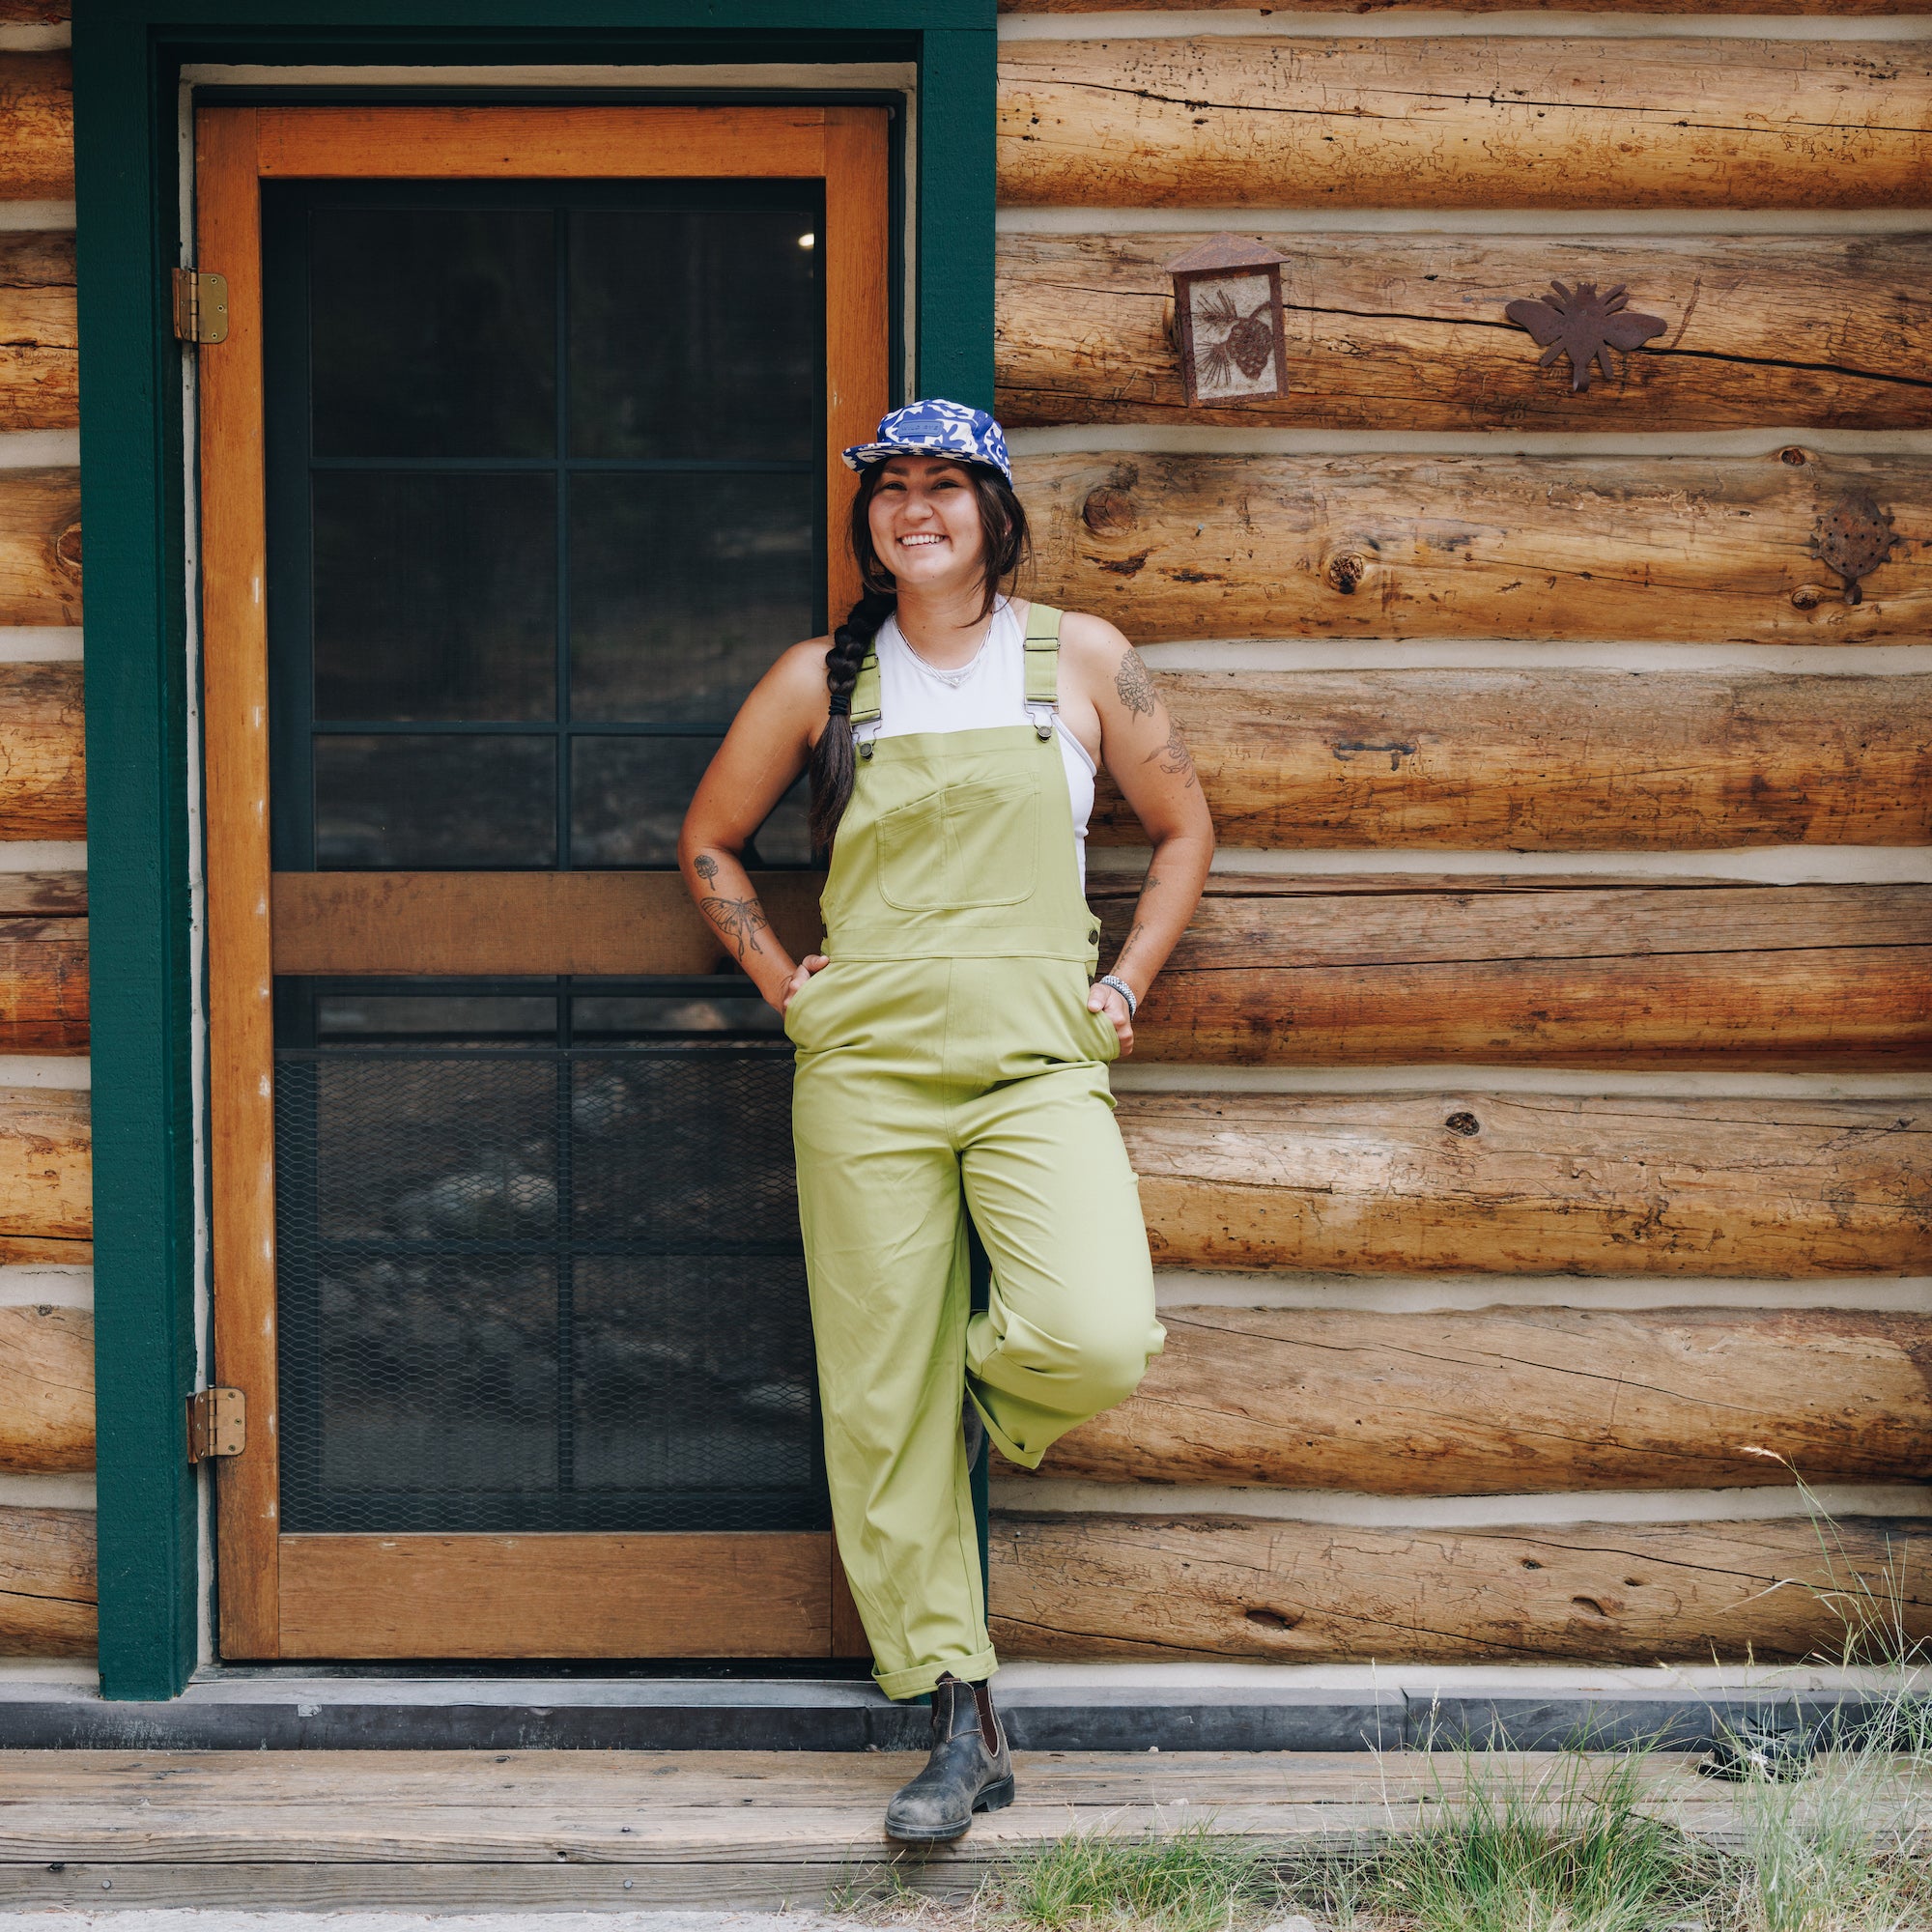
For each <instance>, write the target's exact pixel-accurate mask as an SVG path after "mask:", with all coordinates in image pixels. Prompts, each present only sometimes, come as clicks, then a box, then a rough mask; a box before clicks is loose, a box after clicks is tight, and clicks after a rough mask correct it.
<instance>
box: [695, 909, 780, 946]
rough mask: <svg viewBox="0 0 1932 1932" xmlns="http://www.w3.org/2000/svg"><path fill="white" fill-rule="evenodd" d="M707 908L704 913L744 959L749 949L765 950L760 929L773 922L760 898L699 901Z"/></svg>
mask: <svg viewBox="0 0 1932 1932" xmlns="http://www.w3.org/2000/svg"><path fill="white" fill-rule="evenodd" d="M697 903H698V904H699V905H700V906H701V907H702V908H703V910H704V916H705V918H706V919H708V920H709V921H710V922H711V923H712V924H713V925H715V926H716V927H717V928H718V930H719V931H720V932H722V933H723V934H724V935H725V940H726V941H727V943H728V944H729V945H730V946H732V947H733V948H734V949H735V950H736V952H737V954H738V957H739V958H740V959H743V958H744V956H745V954H746V953H747V952H763V951H764V950H765V949H764V948H763V947H762V946H760V945H759V944H758V931H759V928H760V927H762V926H765V925H768V924H770V923H771V922H770V921H769V920H767V919H766V918H765V912H764V908H763V907H762V906H761V905H759V903H758V902H757V900H756V899H722V898H715V897H713V898H702V899H699V900H698V902H697Z"/></svg>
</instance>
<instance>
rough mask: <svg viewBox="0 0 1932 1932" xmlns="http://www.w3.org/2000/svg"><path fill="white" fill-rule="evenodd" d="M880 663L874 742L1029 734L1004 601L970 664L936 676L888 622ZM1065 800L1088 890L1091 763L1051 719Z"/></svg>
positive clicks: (1021, 642) (1019, 650) (1019, 663)
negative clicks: (991, 732) (957, 734)
mask: <svg viewBox="0 0 1932 1932" xmlns="http://www.w3.org/2000/svg"><path fill="white" fill-rule="evenodd" d="M873 648H874V649H875V650H876V651H877V652H878V657H879V711H880V718H879V723H878V727H877V729H876V730H875V731H874V733H873V734H872V735H873V736H875V737H879V738H903V737H906V736H908V735H910V734H911V733H912V732H915V731H980V730H984V729H986V728H987V727H988V726H990V725H1026V726H1027V727H1028V729H1032V727H1033V720H1032V719H1031V718H1030V717H1029V716H1028V714H1027V708H1026V639H1025V636H1024V634H1023V633H1022V632H1021V630H1020V620H1019V614H1018V612H1016V611H1014V609H1013V607H1012V604H1011V602H1010V601H1007V600H1003V601H1002V602H1001V604H1000V607H999V609H998V610H997V611H994V612H993V622H992V625H991V627H990V628H989V629H988V631H987V633H986V641H985V642H984V643H983V644H981V645H980V651H979V655H978V656H977V657H975V658H974V660H973V661H972V663H971V664H968V665H962V666H961V667H960V668H959V669H957V670H951V671H938V670H935V669H933V668H932V667H931V666H930V665H928V664H927V663H926V662H925V660H924V659H923V658H922V657H920V656H918V655H917V654H916V653H915V652H914V650H913V648H912V646H911V645H910V644H908V643H907V642H906V640H905V638H904V636H903V634H902V633H901V632H900V630H899V624H898V619H897V618H896V617H888V618H887V619H886V621H885V623H884V624H883V625H882V626H881V627H880V630H879V635H878V638H877V639H876V641H875V643H874V645H873ZM1053 725H1054V735H1055V736H1056V737H1057V738H1058V739H1059V741H1060V762H1061V764H1062V765H1063V766H1065V770H1066V796H1067V800H1068V802H1069V803H1070V804H1071V805H1072V807H1073V859H1074V864H1075V865H1076V866H1077V867H1078V868H1079V872H1080V890H1081V891H1082V892H1083V893H1084V892H1085V891H1086V890H1087V821H1088V820H1089V819H1090V818H1091V817H1092V816H1093V815H1094V760H1093V759H1092V758H1090V757H1089V756H1088V755H1087V747H1086V746H1085V745H1083V744H1082V743H1081V742H1080V740H1079V739H1078V738H1076V737H1075V736H1074V735H1073V733H1072V732H1071V731H1070V730H1068V729H1067V727H1066V725H1065V723H1064V722H1063V721H1062V719H1061V718H1060V717H1059V715H1058V714H1056V715H1055V717H1054V721H1053Z"/></svg>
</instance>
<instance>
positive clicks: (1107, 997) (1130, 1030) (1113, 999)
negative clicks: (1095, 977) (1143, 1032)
mask: <svg viewBox="0 0 1932 1932" xmlns="http://www.w3.org/2000/svg"><path fill="white" fill-rule="evenodd" d="M1087 1010H1088V1011H1089V1012H1090V1013H1100V1014H1103V1015H1104V1016H1105V1017H1106V1018H1107V1019H1108V1020H1109V1021H1111V1022H1112V1024H1113V1028H1114V1031H1115V1032H1116V1033H1117V1034H1119V1035H1120V1037H1121V1058H1122V1060H1124V1059H1125V1058H1126V1057H1127V1055H1128V1054H1130V1053H1131V1052H1132V1051H1133V1050H1134V1021H1133V1015H1132V1014H1131V1013H1129V1012H1128V1011H1127V1003H1126V1001H1124V1000H1123V999H1122V998H1121V995H1120V991H1119V989H1118V988H1117V987H1113V986H1102V985H1100V984H1099V983H1098V982H1097V981H1096V982H1095V983H1094V985H1092V986H1090V987H1089V988H1088V989H1087Z"/></svg>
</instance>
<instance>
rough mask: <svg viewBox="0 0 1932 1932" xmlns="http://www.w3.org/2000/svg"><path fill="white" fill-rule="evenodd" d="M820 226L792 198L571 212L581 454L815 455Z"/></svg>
mask: <svg viewBox="0 0 1932 1932" xmlns="http://www.w3.org/2000/svg"><path fill="white" fill-rule="evenodd" d="M817 227H818V221H817V217H816V215H815V214H806V213H793V212H790V211H782V210H780V211H770V212H764V213H753V212H750V211H747V212H744V213H710V212H707V213H684V212H679V213H671V212H665V213H656V212H653V211H646V210H587V209H586V210H580V211H579V212H578V213H575V214H573V215H572V216H571V224H570V440H571V447H572V448H573V449H574V450H575V451H576V452H577V454H578V455H580V456H632V457H637V456H652V457H704V458H709V459H711V460H713V461H720V460H728V459H740V460H742V459H744V458H748V457H749V458H753V459H758V458H763V459H764V460H766V461H768V462H769V461H772V460H775V459H782V458H790V459H792V460H794V461H804V462H810V461H811V460H812V459H814V458H815V457H816V456H817V453H818V370H819V356H818V320H817V319H818V314H819V310H820V307H821V306H822V300H823V298H822V297H821V296H820V293H819V276H818V260H819V249H818V245H817V243H818V236H817V233H816V230H817Z"/></svg>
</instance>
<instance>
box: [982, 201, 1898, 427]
mask: <svg viewBox="0 0 1932 1932" xmlns="http://www.w3.org/2000/svg"><path fill="white" fill-rule="evenodd" d="M1257 239H1258V240H1261V241H1265V242H1266V243H1267V244H1268V245H1269V246H1270V247H1273V248H1275V249H1277V250H1278V251H1280V252H1281V253H1282V254H1284V255H1286V256H1287V257H1288V260H1287V261H1286V262H1285V263H1284V264H1283V265H1282V270H1281V289H1282V308H1283V320H1284V324H1285V329H1286V339H1287V344H1288V356H1289V360H1288V373H1289V381H1290V382H1291V384H1293V387H1292V389H1291V392H1290V393H1289V394H1288V395H1286V396H1283V397H1280V398H1279V399H1276V400H1271V401H1260V402H1248V403H1241V404H1239V405H1225V406H1223V407H1221V408H1219V409H1216V408H1213V407H1202V408H1196V409H1193V410H1190V409H1188V407H1187V403H1186V397H1185V396H1184V394H1183V393H1182V390H1181V384H1180V359H1179V353H1178V351H1177V350H1176V348H1175V346H1174V343H1173V341H1172V340H1171V338H1170V334H1169V330H1170V329H1171V327H1172V326H1173V310H1174V284H1173V282H1172V280H1171V279H1170V277H1169V275H1168V272H1167V267H1166V265H1167V263H1168V261H1169V260H1171V259H1172V258H1173V257H1174V256H1175V255H1176V254H1178V253H1179V245H1180V239H1179V238H1177V237H1175V236H1173V235H1145V234H1127V235H1004V236H1002V237H1001V238H1000V242H999V255H998V273H997V280H996V284H995V287H996V327H995V334H994V345H995V364H994V380H995V383H996V384H997V391H998V408H999V412H1000V414H1001V416H1002V418H1003V419H1004V420H1005V421H1007V422H1008V423H1009V424H1029V423H1063V422H1135V423H1146V422H1154V423H1158V422H1211V423H1227V424H1230V425H1233V426H1237V427H1250V428H1251V427H1253V426H1254V425H1255V424H1257V423H1281V424H1305V425H1308V426H1310V427H1313V428H1318V429H1325V430H1335V429H1400V430H1435V429H1441V430H1456V429H1469V428H1482V429H1498V428H1499V429H1528V428H1533V429H1562V430H1584V429H1595V430H1604V429H1636V428H1645V429H1671V430H1684V429H1693V428H1700V427H1703V428H1721V427H1727V426H1732V425H1756V424H1760V423H1767V422H1774V423H1789V424H1806V425H1834V426H1837V427H1841V428H1868V429H1901V428H1905V427H1908V426H1916V425H1923V424H1926V423H1932V378H1929V377H1928V376H1927V373H1926V372H1927V369H1928V367H1932V308H1928V307H1927V305H1926V304H1923V303H1911V302H1906V301H1902V300H1901V299H1900V296H1899V292H1900V290H1902V289H1904V288H1907V287H1922V286H1924V285H1926V284H1927V283H1928V282H1932V236H1925V235H1885V236H1873V235H1861V236H1749V237H1725V236H1696V237H1690V236H1675V237H1666V236H1647V237H1644V238H1643V239H1641V240H1638V241H1632V240H1625V239H1618V238H1615V237H1610V236H1604V237H1593V238H1591V239H1588V240H1585V241H1562V240H1556V239H1553V238H1550V237H1548V236H1452V235H1428V236H1416V235H1303V234H1267V235H1262V236H1258V237H1257ZM1552 279H1555V280H1560V281H1562V282H1564V283H1566V284H1569V285H1572V286H1574V285H1576V284H1577V283H1578V282H1592V283H1595V284H1596V286H1597V287H1598V288H1600V289H1609V288H1611V287H1613V286H1614V285H1616V284H1618V283H1624V284H1627V285H1628V286H1629V288H1630V291H1631V306H1632V307H1633V308H1634V309H1637V310H1640V311H1641V312H1643V313H1644V314H1647V315H1654V316H1657V317H1659V318H1661V319H1662V321H1663V322H1664V323H1665V324H1666V325H1667V332H1666V333H1665V334H1663V335H1661V336H1659V337H1657V338H1656V339H1655V340H1654V341H1652V342H1651V343H1650V344H1649V345H1647V346H1646V347H1645V348H1644V349H1643V350H1642V351H1641V352H1640V353H1638V354H1634V355H1623V356H1620V357H1617V358H1616V361H1617V369H1618V375H1617V379H1616V380H1615V381H1614V382H1606V381H1605V380H1604V379H1603V378H1602V376H1601V375H1599V377H1598V378H1597V380H1596V381H1595V382H1594V383H1593V384H1592V385H1591V386H1590V387H1589V388H1588V389H1587V390H1585V391H1584V392H1583V393H1582V394H1580V395H1579V394H1577V393H1575V392H1574V391H1573V389H1572V386H1571V371H1570V365H1569V363H1568V362H1567V361H1565V360H1563V359H1561V358H1558V360H1557V361H1556V362H1554V363H1552V364H1551V365H1550V366H1549V367H1548V368H1540V367H1539V366H1538V363H1539V359H1540V352H1539V350H1538V348H1537V345H1536V344H1535V343H1534V342H1532V341H1531V340H1530V338H1529V336H1528V335H1527V334H1525V333H1524V331H1523V330H1522V329H1520V328H1519V327H1516V325H1515V324H1514V323H1512V322H1510V321H1509V319H1508V318H1507V317H1506V316H1505V315H1504V313H1503V309H1504V305H1505V304H1506V303H1508V302H1511V301H1514V300H1517V299H1519V298H1524V297H1536V296H1540V295H1542V294H1543V293H1545V291H1546V290H1547V289H1548V285H1549V283H1550V281H1551V280H1552Z"/></svg>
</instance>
